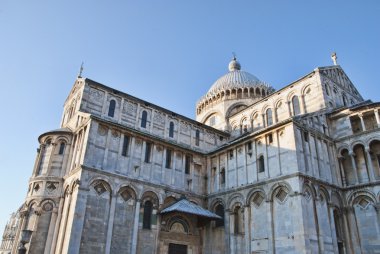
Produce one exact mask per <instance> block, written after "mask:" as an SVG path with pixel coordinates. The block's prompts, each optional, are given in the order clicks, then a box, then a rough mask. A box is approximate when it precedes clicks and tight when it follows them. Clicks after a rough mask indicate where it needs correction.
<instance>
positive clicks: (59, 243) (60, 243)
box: [55, 191, 72, 253]
mask: <svg viewBox="0 0 380 254" xmlns="http://www.w3.org/2000/svg"><path fill="white" fill-rule="evenodd" d="M64 195H65V194H64ZM71 196H72V192H71V191H69V192H67V193H66V198H65V203H64V204H65V205H64V208H63V215H64V216H63V218H62V223H61V226H60V230H59V231H60V232H59V239H57V243H56V244H57V247H56V250H55V253H61V252H62V247H63V243H64V240H65V232H66V226H67V225H66V224H67V218H68V216H69V215H68V213H69V211H70V204H71Z"/></svg>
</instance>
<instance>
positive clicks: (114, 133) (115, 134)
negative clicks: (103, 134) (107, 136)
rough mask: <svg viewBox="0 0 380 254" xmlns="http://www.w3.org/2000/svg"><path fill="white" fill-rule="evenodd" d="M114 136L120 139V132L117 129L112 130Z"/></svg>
mask: <svg viewBox="0 0 380 254" xmlns="http://www.w3.org/2000/svg"><path fill="white" fill-rule="evenodd" d="M112 138H113V139H116V140H117V139H119V138H120V132H119V131H117V130H112Z"/></svg>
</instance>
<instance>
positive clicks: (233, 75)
mask: <svg viewBox="0 0 380 254" xmlns="http://www.w3.org/2000/svg"><path fill="white" fill-rule="evenodd" d="M228 67H229V72H228V73H227V74H225V75H223V76H222V77H220V78H219V79H218V80H217V81H215V83H214V84H213V85H212V86H211V88H210V89H209V90H208V92H207V94H206V95H205V96H204V97H202V99H203V98H209V97H212V96H213V95H216V94H218V93H219V92H221V91H225V90H229V89H239V88H242V89H243V88H257V87H259V88H265V89H269V90H270V92H271V91H272V90H274V89H273V88H272V87H270V86H269V85H268V84H266V83H265V82H262V81H260V80H259V79H258V78H257V77H256V76H254V75H252V74H250V73H248V72H246V71H242V70H241V69H240V68H241V67H240V63H239V62H237V61H236V58H234V59H233V60H232V61H231V62H230V63H229V66H228ZM202 99H201V100H202Z"/></svg>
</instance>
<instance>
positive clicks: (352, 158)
mask: <svg viewBox="0 0 380 254" xmlns="http://www.w3.org/2000/svg"><path fill="white" fill-rule="evenodd" d="M349 156H350V158H351V164H352V169H353V171H354V172H353V173H354V176H355V183H356V184H358V183H359V178H358V169H357V167H356V162H355V157H354V156H355V154H354V153H353V152H352V151H350V152H349Z"/></svg>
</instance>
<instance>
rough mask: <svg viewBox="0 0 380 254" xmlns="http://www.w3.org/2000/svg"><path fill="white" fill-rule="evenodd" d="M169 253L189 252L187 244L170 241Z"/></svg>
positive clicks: (184, 253)
mask: <svg viewBox="0 0 380 254" xmlns="http://www.w3.org/2000/svg"><path fill="white" fill-rule="evenodd" d="M169 254H187V245H182V244H175V243H169Z"/></svg>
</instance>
